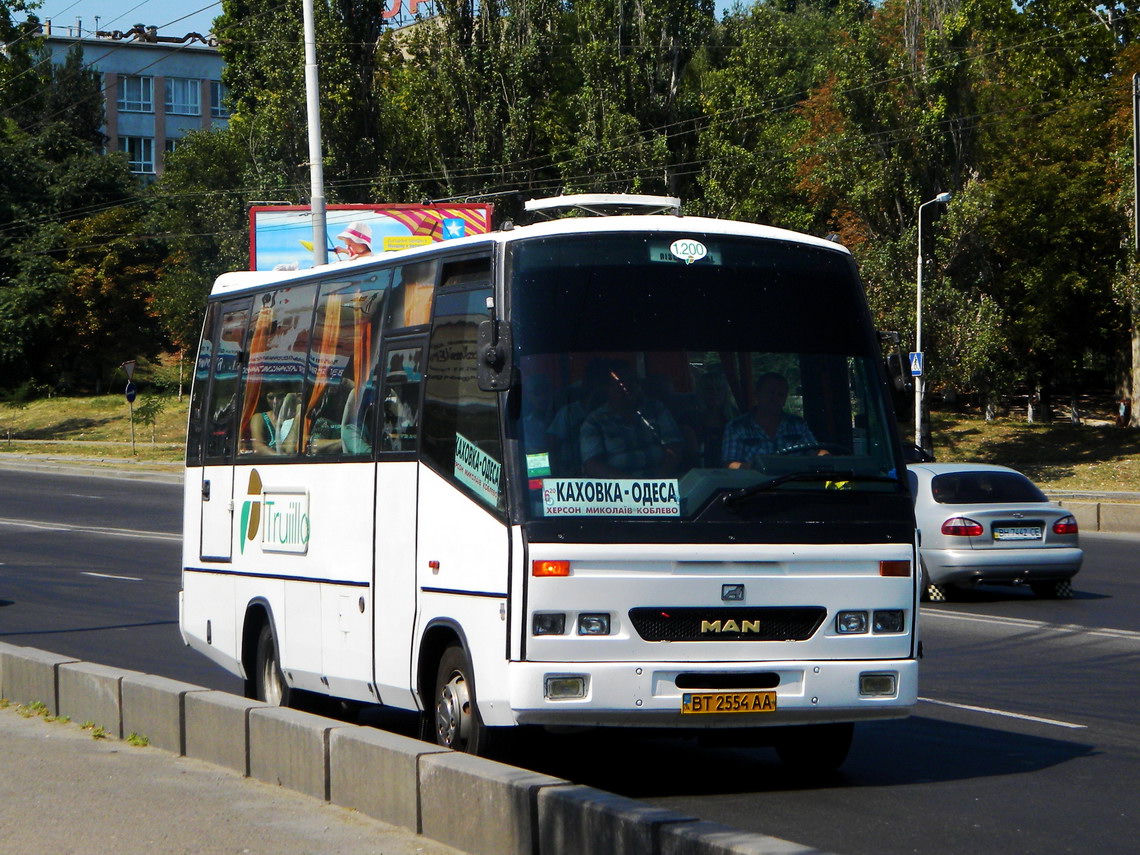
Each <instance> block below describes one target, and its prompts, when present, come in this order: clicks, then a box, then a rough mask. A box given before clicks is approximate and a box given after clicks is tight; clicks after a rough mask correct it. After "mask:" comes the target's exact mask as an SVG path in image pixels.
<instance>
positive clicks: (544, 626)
mask: <svg viewBox="0 0 1140 855" xmlns="http://www.w3.org/2000/svg"><path fill="white" fill-rule="evenodd" d="M531 631H532V632H533V633H534V634H535V635H565V634H566V615H565V614H563V613H562V612H547V613H545V614H536V615H535V616H534V620H533V623H531Z"/></svg>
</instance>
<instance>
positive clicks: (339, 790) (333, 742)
mask: <svg viewBox="0 0 1140 855" xmlns="http://www.w3.org/2000/svg"><path fill="white" fill-rule="evenodd" d="M441 753H450V752H448V750H447V749H446V748H439V747H437V746H434V745H429V744H428V743H426V742H421V741H420V740H418V739H410V738H408V737H406V736H400V735H399V734H396V733H388V732H386V731H383V730H375V729H373V728H368V727H338V728H337V729H336V730H334V731H332V733H330V734H329V801H331V802H332V803H333V804H335V805H339V806H340V807H346V808H352V809H353V810H358V811H360V812H361V813H362V814H364V815H366V816H370V817H372V818H373V819H379V820H381V821H382V822H386V823H388V824H390V825H398V826H400V827H401V828H407V829H410V830H413V831H415V832H417V833H419V832H422V830H423V826H422V823H421V822H420V783H419V775H420V758H422V757H426V756H428V755H431V754H441Z"/></svg>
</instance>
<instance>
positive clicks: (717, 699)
mask: <svg viewBox="0 0 1140 855" xmlns="http://www.w3.org/2000/svg"><path fill="white" fill-rule="evenodd" d="M775 711H776V693H775V692H707V693H706V692H702V693H700V694H697V693H693V692H685V694H684V695H682V696H681V713H682V714H683V715H696V714H703V713H712V714H723V713H766V712H775Z"/></svg>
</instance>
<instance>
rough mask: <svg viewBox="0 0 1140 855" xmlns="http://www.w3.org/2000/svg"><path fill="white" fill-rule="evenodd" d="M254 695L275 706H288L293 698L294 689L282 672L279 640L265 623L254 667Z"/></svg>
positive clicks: (258, 638) (258, 643)
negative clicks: (278, 648)
mask: <svg viewBox="0 0 1140 855" xmlns="http://www.w3.org/2000/svg"><path fill="white" fill-rule="evenodd" d="M253 696H254V698H256V699H257V700H259V701H264V702H265V703H267V704H270V705H271V706H275V707H287V706H289V705H290V703H291V702H292V699H293V690H292V689H290V688H289V686H288V684H287V683H286V682H285V675H284V674H283V673H281V661H280V658H279V656H278V654H277V641H276V639H275V638H274V637H273V628H272V627H271V626H269V624H265V626H263V627H262V628H261V634H260V635H258V637H257V658H256V660H255V664H254V669H253Z"/></svg>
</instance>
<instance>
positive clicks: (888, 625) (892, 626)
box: [873, 609, 903, 632]
mask: <svg viewBox="0 0 1140 855" xmlns="http://www.w3.org/2000/svg"><path fill="white" fill-rule="evenodd" d="M873 625H874V627H875V632H902V631H903V613H902V609H881V610H876V612H875V620H874V624H873Z"/></svg>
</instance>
